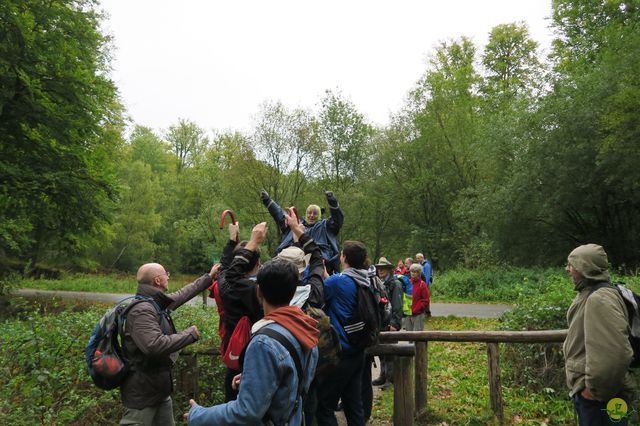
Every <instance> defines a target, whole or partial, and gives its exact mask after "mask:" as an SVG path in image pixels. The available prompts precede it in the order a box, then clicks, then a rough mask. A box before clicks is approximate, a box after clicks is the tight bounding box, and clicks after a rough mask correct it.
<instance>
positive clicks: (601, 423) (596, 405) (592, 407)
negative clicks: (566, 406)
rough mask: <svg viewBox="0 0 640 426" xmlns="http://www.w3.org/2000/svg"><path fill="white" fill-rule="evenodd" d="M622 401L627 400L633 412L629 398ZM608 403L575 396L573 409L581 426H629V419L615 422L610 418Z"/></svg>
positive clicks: (578, 395)
mask: <svg viewBox="0 0 640 426" xmlns="http://www.w3.org/2000/svg"><path fill="white" fill-rule="evenodd" d="M618 398H622V397H618ZM622 399H624V400H625V402H626V403H627V407H628V409H629V411H631V406H630V405H629V400H628V398H622ZM607 402H608V401H607ZM607 402H602V401H594V400H590V399H585V398H583V397H582V396H581V395H580V393H577V394H575V395H574V396H573V408H574V410H575V412H576V415H577V416H578V424H579V425H580V426H609V425H613V426H627V424H628V418H627V417H625V418H623V419H622V420H619V421H613V420H611V419H610V418H609V414H608V413H607Z"/></svg>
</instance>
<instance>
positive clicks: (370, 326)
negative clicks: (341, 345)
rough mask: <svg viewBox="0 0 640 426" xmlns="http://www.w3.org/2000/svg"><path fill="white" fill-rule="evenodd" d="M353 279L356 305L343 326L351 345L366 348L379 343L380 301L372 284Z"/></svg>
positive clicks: (380, 327)
mask: <svg viewBox="0 0 640 426" xmlns="http://www.w3.org/2000/svg"><path fill="white" fill-rule="evenodd" d="M349 278H351V277H349ZM351 280H352V281H353V282H354V284H355V286H356V306H355V309H354V310H353V313H352V315H351V318H349V320H347V322H346V324H342V327H343V328H344V331H345V333H346V334H347V340H348V341H349V343H350V344H351V345H353V346H355V347H357V348H361V349H365V348H368V347H369V346H373V345H375V344H376V343H377V341H378V335H379V334H380V330H381V329H382V313H381V310H380V303H379V300H378V298H377V297H376V294H375V293H374V290H373V288H372V286H371V285H366V284H361V283H360V282H358V281H356V280H354V279H353V278H351Z"/></svg>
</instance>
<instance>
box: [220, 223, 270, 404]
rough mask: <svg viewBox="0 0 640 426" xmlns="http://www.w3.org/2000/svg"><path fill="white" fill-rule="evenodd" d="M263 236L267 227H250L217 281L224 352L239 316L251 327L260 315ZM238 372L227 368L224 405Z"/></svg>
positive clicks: (231, 394) (230, 396)
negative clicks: (257, 277)
mask: <svg viewBox="0 0 640 426" xmlns="http://www.w3.org/2000/svg"><path fill="white" fill-rule="evenodd" d="M266 235H267V224H266V223H265V222H262V223H259V224H257V225H256V226H254V227H253V229H252V231H251V238H250V239H249V242H247V243H246V245H244V247H243V246H242V243H241V244H240V245H238V247H236V249H235V251H234V257H233V261H232V262H231V265H230V266H229V269H227V270H226V271H225V273H224V277H223V279H221V280H220V284H219V291H220V298H221V299H222V304H223V306H224V326H225V339H224V340H223V342H222V348H223V351H226V350H227V346H228V344H229V339H230V338H231V335H232V334H233V330H234V329H235V328H236V325H237V324H238V322H239V321H240V319H241V318H242V317H243V316H247V317H249V322H250V323H251V324H254V323H255V322H256V321H258V320H259V319H261V318H262V317H263V315H264V313H263V311H262V305H261V303H260V301H259V300H258V295H257V292H256V281H255V275H256V274H257V273H258V270H259V269H260V244H262V242H263V241H264V239H265V237H266ZM236 355H238V356H239V355H240V354H236ZM239 373H240V371H238V370H234V369H232V368H227V372H226V375H225V381H224V385H225V402H228V401H231V400H233V399H235V398H236V396H237V395H238V392H237V390H234V389H233V388H232V386H231V383H232V380H233V378H234V377H235V376H236V375H238V374H239Z"/></svg>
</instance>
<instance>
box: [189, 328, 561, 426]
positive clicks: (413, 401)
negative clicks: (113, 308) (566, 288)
mask: <svg viewBox="0 0 640 426" xmlns="http://www.w3.org/2000/svg"><path fill="white" fill-rule="evenodd" d="M566 336H567V330H545V331H432V330H429V331H394V332H384V333H380V344H378V345H376V346H373V347H371V348H369V349H367V353H368V354H369V355H377V356H391V357H393V383H394V387H393V424H394V425H398V426H408V425H413V423H414V418H415V414H416V413H419V412H420V411H422V410H424V409H425V408H426V407H427V400H428V397H427V384H428V368H429V367H428V346H427V345H428V342H481V343H486V344H487V365H488V371H489V399H490V404H491V409H492V410H493V412H494V414H495V416H496V417H497V418H498V419H499V420H500V421H502V420H503V418H504V408H503V407H504V404H503V400H502V390H501V385H500V350H499V346H498V345H499V344H500V343H509V344H511V343H561V342H563V341H564V339H565V337H566ZM199 355H207V356H209V357H211V358H210V359H211V361H210V362H219V360H218V359H217V358H218V356H219V355H220V352H219V351H218V349H217V348H212V349H209V350H205V351H183V352H182V353H181V358H183V359H184V361H185V364H186V368H184V369H182V370H180V371H179V372H178V374H177V382H178V383H177V388H178V389H179V390H181V391H183V392H185V393H187V394H193V395H197V393H198V389H197V386H198V385H197V376H198V360H197V356H199Z"/></svg>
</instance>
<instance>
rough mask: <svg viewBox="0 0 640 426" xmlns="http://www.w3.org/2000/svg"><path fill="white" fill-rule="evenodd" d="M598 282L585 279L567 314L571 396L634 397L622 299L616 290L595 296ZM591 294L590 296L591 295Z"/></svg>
mask: <svg viewBox="0 0 640 426" xmlns="http://www.w3.org/2000/svg"><path fill="white" fill-rule="evenodd" d="M596 283H597V282H596V281H593V280H583V281H581V282H580V283H578V284H577V285H576V290H577V291H578V294H577V295H576V297H575V299H574V300H573V303H572V304H571V307H570V308H569V310H568V311H567V322H568V324H569V330H568V333H567V338H566V340H565V341H564V345H563V351H564V356H565V372H566V376H567V385H568V386H569V389H570V395H571V396H573V395H574V394H576V393H579V392H580V391H582V389H584V388H587V389H588V390H589V392H591V394H592V395H593V396H594V397H595V399H597V400H599V401H605V402H606V401H608V400H610V399H611V398H613V397H615V396H617V395H620V394H621V393H622V394H625V395H631V394H632V391H633V387H632V380H631V376H630V373H629V364H630V363H631V359H632V358H633V350H632V349H631V344H630V343H629V331H628V326H629V321H628V313H627V308H626V306H625V304H624V301H623V300H622V296H621V295H620V294H619V293H618V291H617V290H616V289H615V288H612V287H604V288H600V289H598V290H596V291H594V292H593V293H591V291H590V287H591V286H592V285H595V284H596ZM590 293H591V294H590Z"/></svg>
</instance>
